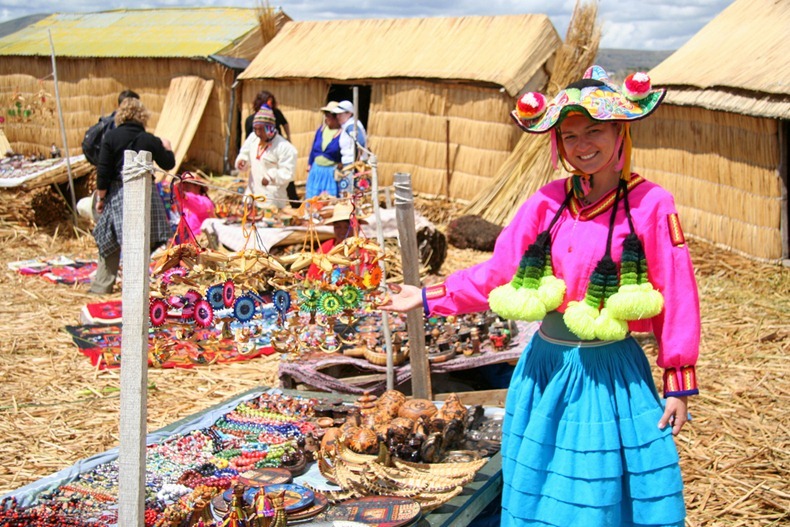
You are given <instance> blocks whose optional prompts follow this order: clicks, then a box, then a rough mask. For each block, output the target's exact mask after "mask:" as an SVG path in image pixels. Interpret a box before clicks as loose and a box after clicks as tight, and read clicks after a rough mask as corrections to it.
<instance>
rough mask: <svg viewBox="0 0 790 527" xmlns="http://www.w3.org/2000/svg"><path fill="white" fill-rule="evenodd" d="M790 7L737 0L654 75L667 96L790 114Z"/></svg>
mask: <svg viewBox="0 0 790 527" xmlns="http://www.w3.org/2000/svg"><path fill="white" fill-rule="evenodd" d="M788 7H790V6H789V5H788V2H787V1H786V0H736V1H735V2H733V3H732V4H731V5H730V6H729V7H728V8H726V9H725V10H724V11H722V12H721V13H720V14H719V15H718V16H717V17H716V18H714V19H713V20H711V21H710V22H709V23H708V24H707V25H706V26H705V27H703V28H702V29H701V30H700V31H699V32H698V33H697V34H696V35H694V37H692V38H691V40H689V41H688V42H687V43H686V44H685V45H684V46H683V47H681V48H680V49H678V50H677V51H676V52H675V53H673V54H672V55H671V56H670V57H668V58H667V59H666V60H665V61H663V62H662V63H661V64H659V65H658V66H656V67H655V68H654V69H653V70H652V71H651V72H650V76H651V77H652V79H653V83H654V84H655V85H657V86H666V87H668V88H670V90H669V92H668V94H667V98H666V101H667V102H670V103H674V104H679V105H694V106H700V107H703V108H708V109H712V110H724V111H731V112H735V113H742V114H748V115H754V116H760V117H772V118H783V119H788V118H790V80H788V79H790V39H788V36H787V30H788V28H790V8H788Z"/></svg>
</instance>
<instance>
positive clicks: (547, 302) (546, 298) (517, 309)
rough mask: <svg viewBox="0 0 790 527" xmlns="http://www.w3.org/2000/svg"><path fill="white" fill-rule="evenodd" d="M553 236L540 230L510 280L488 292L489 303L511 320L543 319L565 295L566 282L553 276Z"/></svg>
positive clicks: (503, 316) (555, 307)
mask: <svg viewBox="0 0 790 527" xmlns="http://www.w3.org/2000/svg"><path fill="white" fill-rule="evenodd" d="M550 241H551V237H550V234H549V232H548V231H544V232H542V233H540V234H539V235H538V237H537V239H536V240H535V243H532V244H530V245H529V247H528V248H527V250H526V251H524V255H523V256H522V257H521V261H520V262H519V266H518V269H517V270H516V274H515V275H514V276H513V278H512V279H511V281H510V283H508V284H505V285H502V286H499V287H496V288H494V289H493V290H492V291H491V292H490V293H489V294H488V305H489V307H490V308H491V310H492V311H493V312H494V313H496V314H497V315H499V316H500V317H502V318H506V319H509V320H529V321H534V320H542V319H543V318H544V317H545V316H546V312H547V311H551V310H553V309H557V308H558V307H559V306H560V305H561V304H562V301H563V300H564V297H565V282H564V281H562V280H559V279H557V278H555V277H554V274H553V272H552V268H551V252H550Z"/></svg>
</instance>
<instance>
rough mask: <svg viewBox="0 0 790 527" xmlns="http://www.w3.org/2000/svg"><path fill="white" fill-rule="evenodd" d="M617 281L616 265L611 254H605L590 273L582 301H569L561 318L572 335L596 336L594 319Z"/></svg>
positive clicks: (587, 337) (581, 336)
mask: <svg viewBox="0 0 790 527" xmlns="http://www.w3.org/2000/svg"><path fill="white" fill-rule="evenodd" d="M617 282H618V277H617V266H616V265H615V263H614V260H612V258H611V256H609V255H608V254H606V255H604V257H603V258H601V260H600V261H599V262H598V264H597V265H596V266H595V269H594V270H593V272H592V274H591V275H590V282H589V283H588V284H587V292H586V293H585V295H584V301H583V302H570V303H568V307H567V308H566V309H565V315H564V316H563V320H564V321H565V325H566V326H568V329H570V330H571V332H572V333H573V334H574V335H576V336H577V337H579V338H580V339H582V340H593V339H595V338H597V337H596V330H595V320H596V319H597V318H598V316H599V315H600V311H599V310H600V308H601V306H602V304H603V303H604V301H605V300H606V298H607V297H608V296H611V294H613V293H614V291H615V290H616V288H617ZM607 340H609V339H607Z"/></svg>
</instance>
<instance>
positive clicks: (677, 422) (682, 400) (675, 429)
mask: <svg viewBox="0 0 790 527" xmlns="http://www.w3.org/2000/svg"><path fill="white" fill-rule="evenodd" d="M686 421H688V397H686V396H683V397H667V403H666V405H665V406H664V415H662V416H661V420H660V421H658V427H659V428H660V429H661V430H663V429H664V428H666V427H667V425H671V426H672V435H675V436H676V435H678V434H679V433H680V429H681V428H683V425H684V424H686Z"/></svg>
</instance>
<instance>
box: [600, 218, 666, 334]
mask: <svg viewBox="0 0 790 527" xmlns="http://www.w3.org/2000/svg"><path fill="white" fill-rule="evenodd" d="M606 307H607V309H608V310H609V311H610V312H611V314H612V316H613V317H614V318H617V319H620V320H642V319H645V318H652V317H654V316H656V315H658V314H659V313H661V310H662V309H663V308H664V297H663V296H662V295H661V293H660V292H658V291H656V290H655V289H654V288H653V285H652V284H651V283H650V282H649V281H648V279H647V258H646V257H645V251H644V248H643V247H642V242H641V241H639V238H638V237H637V235H636V234H634V233H631V234H629V235H628V236H626V237H625V240H623V256H622V260H621V264H620V288H619V289H618V291H617V292H616V293H615V294H613V295H612V296H611V297H609V298H608V299H607V301H606Z"/></svg>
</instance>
